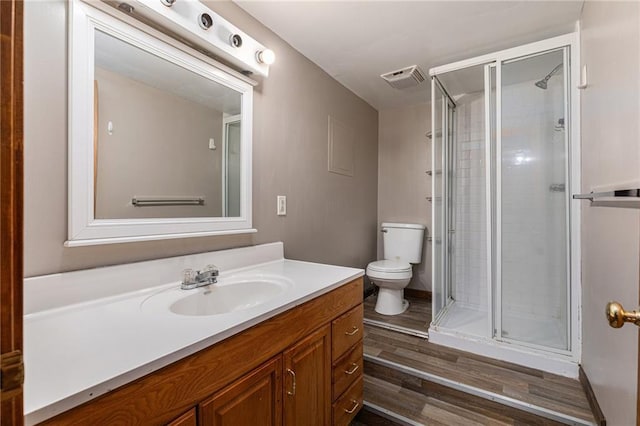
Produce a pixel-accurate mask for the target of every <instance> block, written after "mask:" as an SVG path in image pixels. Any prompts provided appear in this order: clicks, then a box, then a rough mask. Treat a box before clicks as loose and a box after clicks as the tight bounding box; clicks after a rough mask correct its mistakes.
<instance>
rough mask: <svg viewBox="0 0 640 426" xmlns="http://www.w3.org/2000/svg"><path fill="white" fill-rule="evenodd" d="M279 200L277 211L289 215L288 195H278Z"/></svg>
mask: <svg viewBox="0 0 640 426" xmlns="http://www.w3.org/2000/svg"><path fill="white" fill-rule="evenodd" d="M277 198H278V202H277V207H276V213H277V215H278V216H286V215H287V196H286V195H278V197H277Z"/></svg>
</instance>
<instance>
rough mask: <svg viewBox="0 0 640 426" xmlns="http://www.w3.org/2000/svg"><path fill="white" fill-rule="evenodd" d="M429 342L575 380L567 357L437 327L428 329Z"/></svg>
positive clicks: (572, 364) (573, 366)
mask: <svg viewBox="0 0 640 426" xmlns="http://www.w3.org/2000/svg"><path fill="white" fill-rule="evenodd" d="M429 342H431V343H435V344H438V345H443V346H447V347H450V348H455V349H460V350H462V351H467V352H472V353H474V354H477V355H482V356H487V357H490V358H494V359H499V360H501V361H507V362H512V363H514V364H518V365H522V366H525V367H530V368H535V369H537V370H542V371H547V372H549V373H553V374H558V375H560V376H565V377H571V378H574V379H575V378H577V377H578V368H579V364H578V363H576V362H575V361H574V360H573V357H571V356H570V355H562V354H556V353H553V352H548V351H546V350H538V349H535V348H531V347H525V346H521V345H519V344H512V343H507V342H501V341H499V340H491V339H484V338H481V337H473V336H470V335H468V334H463V333H458V332H455V331H452V330H443V329H441V328H440V327H437V326H436V327H433V326H432V327H431V328H429Z"/></svg>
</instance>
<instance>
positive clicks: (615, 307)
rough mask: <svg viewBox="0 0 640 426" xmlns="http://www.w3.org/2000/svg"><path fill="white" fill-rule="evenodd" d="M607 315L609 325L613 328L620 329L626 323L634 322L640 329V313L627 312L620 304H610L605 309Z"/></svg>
mask: <svg viewBox="0 0 640 426" xmlns="http://www.w3.org/2000/svg"><path fill="white" fill-rule="evenodd" d="M605 315H606V316H607V321H609V325H610V326H611V327H613V328H620V327H622V326H623V325H624V323H625V322H632V323H634V324H635V325H637V326H639V327H640V312H638V311H625V310H624V308H623V307H622V305H621V304H619V303H618V302H609V303H607V307H606V309H605Z"/></svg>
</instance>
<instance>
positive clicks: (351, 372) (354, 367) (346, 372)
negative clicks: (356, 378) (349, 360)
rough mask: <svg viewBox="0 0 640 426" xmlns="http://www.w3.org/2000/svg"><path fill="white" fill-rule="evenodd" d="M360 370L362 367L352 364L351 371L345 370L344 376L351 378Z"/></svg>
mask: <svg viewBox="0 0 640 426" xmlns="http://www.w3.org/2000/svg"><path fill="white" fill-rule="evenodd" d="M358 368H360V367H359V366H358V364H356V363H355V362H354V363H353V364H351V369H350V370H344V374H348V375H349V376H350V375H352V374H353V373H355V372H356V371H358Z"/></svg>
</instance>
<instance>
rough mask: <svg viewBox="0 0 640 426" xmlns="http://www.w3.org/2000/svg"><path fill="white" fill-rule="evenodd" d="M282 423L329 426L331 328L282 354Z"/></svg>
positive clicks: (321, 331) (323, 329)
mask: <svg viewBox="0 0 640 426" xmlns="http://www.w3.org/2000/svg"><path fill="white" fill-rule="evenodd" d="M284 375H285V379H284V391H285V392H284V424H285V425H287V426H293V425H298V426H315V425H318V426H324V425H330V424H331V325H329V324H327V325H326V326H324V327H322V328H321V329H319V330H318V331H316V332H314V333H312V334H311V335H309V336H308V337H306V338H304V339H303V340H301V341H300V342H299V343H298V344H296V345H295V346H293V347H291V348H290V349H288V350H287V351H285V352H284Z"/></svg>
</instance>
